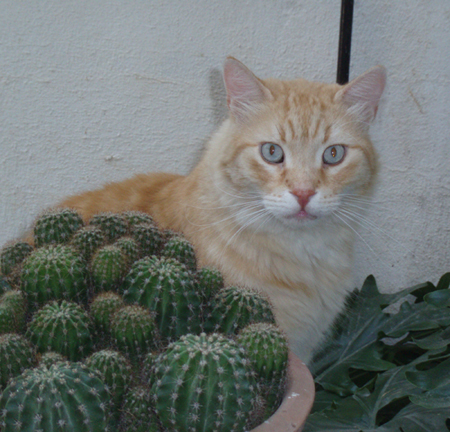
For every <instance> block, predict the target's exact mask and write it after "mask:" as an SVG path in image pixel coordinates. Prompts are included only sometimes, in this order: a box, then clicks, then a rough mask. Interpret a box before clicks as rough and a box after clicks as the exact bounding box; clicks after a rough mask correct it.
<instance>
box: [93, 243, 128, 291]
mask: <svg viewBox="0 0 450 432" xmlns="http://www.w3.org/2000/svg"><path fill="white" fill-rule="evenodd" d="M127 269H128V259H127V257H126V255H125V254H124V253H123V251H122V249H121V248H119V247H117V246H111V245H109V246H104V247H102V248H101V249H99V250H98V251H97V252H96V253H95V255H94V256H93V257H92V262H91V274H92V281H93V283H94V285H95V290H96V291H101V290H107V291H109V290H115V289H117V287H118V286H119V285H120V283H121V282H122V280H123V278H124V277H125V274H126V272H127Z"/></svg>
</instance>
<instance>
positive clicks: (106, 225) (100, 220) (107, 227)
mask: <svg viewBox="0 0 450 432" xmlns="http://www.w3.org/2000/svg"><path fill="white" fill-rule="evenodd" d="M89 225H93V226H96V227H98V228H100V229H101V230H102V231H103V232H104V234H105V235H106V237H107V239H108V241H110V242H113V241H115V240H117V239H118V238H119V237H122V236H123V235H125V233H126V232H127V226H128V225H127V221H126V220H125V218H124V217H123V216H121V215H118V214H114V213H99V214H97V215H95V216H93V217H92V219H91V220H90V221H89Z"/></svg>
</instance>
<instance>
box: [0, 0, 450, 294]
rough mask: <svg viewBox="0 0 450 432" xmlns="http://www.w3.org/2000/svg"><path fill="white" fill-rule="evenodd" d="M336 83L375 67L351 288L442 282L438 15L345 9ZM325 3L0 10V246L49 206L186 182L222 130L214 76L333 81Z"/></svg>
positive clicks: (444, 132)
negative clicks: (345, 66) (133, 179)
mask: <svg viewBox="0 0 450 432" xmlns="http://www.w3.org/2000/svg"><path fill="white" fill-rule="evenodd" d="M355 3H356V5H355V23H354V34H353V50H352V65H351V75H352V77H355V76H357V75H358V74H359V73H362V72H364V71H365V70H366V69H368V68H370V67H371V66H373V65H375V64H378V63H381V64H384V65H385V66H386V67H387V69H388V73H389V75H388V88H387V91H386V94H385V96H384V98H383V101H382V104H381V107H380V110H379V115H378V118H377V119H376V121H375V123H374V125H373V128H372V137H373V140H374V142H375V144H376V147H377V149H378V153H379V156H380V165H381V170H380V176H379V183H378V187H377V189H376V191H375V196H374V203H373V205H372V206H371V207H370V210H369V211H368V212H367V213H366V215H365V216H364V217H365V219H364V220H361V224H362V225H363V226H362V227H361V229H360V231H359V232H360V236H361V238H360V239H359V240H358V244H357V264H356V280H355V283H360V282H361V281H362V280H363V279H364V277H365V276H366V275H367V274H369V273H373V274H375V276H376V277H377V279H378V280H379V282H380V285H381V288H382V289H385V290H393V289H397V288H400V287H403V286H407V285H410V284H412V283H416V282H420V281H423V280H425V279H429V280H432V281H436V279H437V277H438V276H439V275H440V274H441V273H443V272H444V271H448V270H450V228H449V222H448V215H449V213H450V199H449V198H450V176H449V175H448V172H449V169H448V164H449V157H448V155H449V152H450V134H449V131H448V129H449V127H448V123H449V122H448V119H449V115H450V112H449V111H450V99H449V97H448V95H449V94H450V63H449V62H448V58H449V53H450V31H449V28H450V2H449V1H448V0H441V1H438V0H431V1H428V2H424V1H421V0H409V1H407V2H399V1H397V2H392V1H389V0H378V1H376V2H367V1H362V0H361V1H358V0H356V2H355ZM339 9H340V1H338V0H335V1H331V0H314V1H312V0H261V1H256V0H253V1H248V0H247V1H246V0H239V1H237V0H230V1H227V2H223V1H220V0H186V1H184V2H181V1H175V0H173V1H166V0H165V1H160V0H150V1H147V2H143V1H137V0H129V1H106V0H98V1H95V2H92V1H91V2H85V1H72V0H70V1H64V2H61V1H57V0H53V1H49V0H40V1H39V2H34V1H30V0H28V1H27V0H25V1H20V2H19V1H16V0H3V1H2V2H1V3H0V149H1V156H0V172H1V176H0V227H1V228H0V245H1V244H3V243H4V242H6V241H7V240H10V239H12V238H14V237H16V236H19V235H21V234H23V233H24V232H25V231H26V229H27V228H28V227H29V226H30V224H31V222H32V220H33V219H34V217H35V216H36V215H37V214H38V213H39V212H40V211H42V210H43V209H45V208H46V207H48V206H50V205H52V204H55V203H56V202H58V201H59V200H61V199H62V198H63V197H65V196H67V195H69V194H73V193H77V192H80V191H83V190H87V189H93V188H96V187H98V186H100V185H102V184H103V183H105V182H107V181H113V180H121V179H124V178H127V177H130V176H131V175H132V174H134V173H138V172H147V171H153V170H164V171H172V172H179V173H188V172H189V170H190V169H191V168H192V167H193V166H194V165H195V162H196V160H197V159H198V157H199V154H200V152H201V149H202V147H203V145H204V143H205V141H206V140H207V138H208V136H209V135H210V134H211V133H212V131H213V130H214V129H215V128H216V127H217V125H218V124H219V123H220V121H221V119H222V118H223V117H224V116H225V114H226V113H225V101H224V90H223V85H222V79H221V72H220V69H221V65H222V63H223V60H224V58H225V57H226V56H227V55H234V56H235V57H237V58H238V59H240V60H242V61H243V62H244V63H246V64H247V65H248V66H249V67H250V68H251V69H252V70H253V71H254V72H255V73H256V74H258V75H260V76H261V77H267V76H276V77H286V78H293V77H297V76H302V77H304V78H308V79H312V80H324V81H329V82H332V81H334V79H335V70H336V58H337V43H338V31H339Z"/></svg>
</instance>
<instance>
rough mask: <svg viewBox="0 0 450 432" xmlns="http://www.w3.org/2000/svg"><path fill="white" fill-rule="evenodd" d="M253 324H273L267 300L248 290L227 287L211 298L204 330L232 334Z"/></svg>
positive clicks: (260, 294)
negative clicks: (209, 310)
mask: <svg viewBox="0 0 450 432" xmlns="http://www.w3.org/2000/svg"><path fill="white" fill-rule="evenodd" d="M254 322H269V323H273V324H274V323H275V318H274V315H273V312H272V307H271V305H270V303H269V299H268V298H267V297H266V296H264V295H263V294H262V293H259V292H257V291H255V290H252V289H249V288H243V287H236V286H229V287H225V288H222V289H221V290H220V291H219V292H218V293H217V294H216V295H215V296H214V297H213V299H212V301H211V312H210V314H209V316H208V318H207V320H206V323H205V330H206V331H209V332H211V331H220V332H223V333H226V334H233V333H237V332H238V331H239V330H240V329H242V328H243V327H245V326H247V325H248V324H251V323H254Z"/></svg>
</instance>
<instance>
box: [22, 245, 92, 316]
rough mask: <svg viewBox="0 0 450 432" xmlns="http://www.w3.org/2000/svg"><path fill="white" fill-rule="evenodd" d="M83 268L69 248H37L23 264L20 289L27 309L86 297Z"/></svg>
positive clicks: (79, 260)
mask: <svg viewBox="0 0 450 432" xmlns="http://www.w3.org/2000/svg"><path fill="white" fill-rule="evenodd" d="M85 267H86V265H85V263H84V262H83V259H82V258H81V256H80V255H78V254H77V253H76V252H75V250H74V249H72V248H71V247H68V246H62V245H57V246H47V247H43V248H39V249H36V250H35V251H34V252H33V253H32V254H31V255H30V256H29V257H28V258H27V259H26V260H25V262H24V263H23V268H22V273H21V279H22V289H23V291H24V293H25V294H26V296H27V299H28V302H29V304H30V306H32V307H35V306H36V305H40V304H43V303H45V302H47V301H48V300H58V299H66V300H72V299H78V300H84V299H85V297H86V291H87V286H86V268H85Z"/></svg>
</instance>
